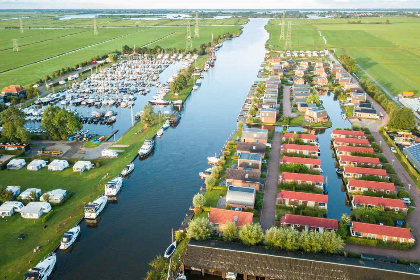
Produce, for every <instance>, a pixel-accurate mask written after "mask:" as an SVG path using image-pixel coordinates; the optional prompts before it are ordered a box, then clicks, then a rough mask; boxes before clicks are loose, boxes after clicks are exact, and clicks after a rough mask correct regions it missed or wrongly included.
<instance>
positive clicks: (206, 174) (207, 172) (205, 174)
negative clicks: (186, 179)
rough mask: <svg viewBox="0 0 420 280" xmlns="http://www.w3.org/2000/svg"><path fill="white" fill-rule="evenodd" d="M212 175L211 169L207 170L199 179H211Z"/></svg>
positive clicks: (202, 172)
mask: <svg viewBox="0 0 420 280" xmlns="http://www.w3.org/2000/svg"><path fill="white" fill-rule="evenodd" d="M210 175H211V168H207V169H206V170H204V171H201V172H200V173H198V177H200V179H203V180H204V179H206V178H207V177H209V176H210Z"/></svg>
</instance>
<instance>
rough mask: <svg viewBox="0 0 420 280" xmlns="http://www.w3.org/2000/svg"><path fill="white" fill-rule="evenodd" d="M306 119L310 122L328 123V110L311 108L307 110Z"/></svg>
mask: <svg viewBox="0 0 420 280" xmlns="http://www.w3.org/2000/svg"><path fill="white" fill-rule="evenodd" d="M304 119H305V121H306V122H309V123H326V122H328V121H329V117H328V113H327V110H325V109H320V108H309V109H308V110H306V113H305V116H304Z"/></svg>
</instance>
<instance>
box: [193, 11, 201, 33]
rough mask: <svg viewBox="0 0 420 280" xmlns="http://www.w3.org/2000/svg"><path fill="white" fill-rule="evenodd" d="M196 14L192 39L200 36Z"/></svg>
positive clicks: (196, 15) (196, 14)
mask: <svg viewBox="0 0 420 280" xmlns="http://www.w3.org/2000/svg"><path fill="white" fill-rule="evenodd" d="M198 28H199V27H198V12H196V13H195V30H194V38H200V34H199V31H198Z"/></svg>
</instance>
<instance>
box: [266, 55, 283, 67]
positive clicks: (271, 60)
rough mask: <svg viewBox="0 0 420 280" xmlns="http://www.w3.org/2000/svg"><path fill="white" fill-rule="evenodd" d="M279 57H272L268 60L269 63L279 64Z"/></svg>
mask: <svg viewBox="0 0 420 280" xmlns="http://www.w3.org/2000/svg"><path fill="white" fill-rule="evenodd" d="M280 62H281V59H280V58H279V57H273V58H270V59H269V60H268V63H270V65H280Z"/></svg>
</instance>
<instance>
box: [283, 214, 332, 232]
mask: <svg viewBox="0 0 420 280" xmlns="http://www.w3.org/2000/svg"><path fill="white" fill-rule="evenodd" d="M281 223H282V224H289V225H304V226H310V227H320V228H327V229H335V230H337V229H338V220H335V219H326V218H317V217H310V216H300V215H291V214H286V215H285V216H283V217H281Z"/></svg>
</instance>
